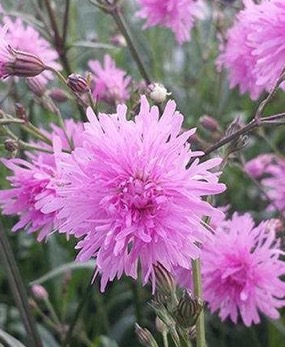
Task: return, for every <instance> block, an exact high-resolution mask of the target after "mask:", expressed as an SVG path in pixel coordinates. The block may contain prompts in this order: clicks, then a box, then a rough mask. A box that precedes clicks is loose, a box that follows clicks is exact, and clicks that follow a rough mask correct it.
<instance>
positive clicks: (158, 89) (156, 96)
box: [148, 83, 171, 104]
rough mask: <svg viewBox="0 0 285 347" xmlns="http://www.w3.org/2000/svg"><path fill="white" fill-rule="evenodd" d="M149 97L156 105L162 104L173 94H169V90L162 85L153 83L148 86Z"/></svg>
mask: <svg viewBox="0 0 285 347" xmlns="http://www.w3.org/2000/svg"><path fill="white" fill-rule="evenodd" d="M148 95H149V97H150V98H151V99H152V100H153V101H154V102H156V103H158V104H160V103H162V102H163V101H165V100H166V97H167V95H171V93H169V92H167V89H166V88H165V87H164V86H163V85H162V84H160V83H152V84H150V85H149V86H148Z"/></svg>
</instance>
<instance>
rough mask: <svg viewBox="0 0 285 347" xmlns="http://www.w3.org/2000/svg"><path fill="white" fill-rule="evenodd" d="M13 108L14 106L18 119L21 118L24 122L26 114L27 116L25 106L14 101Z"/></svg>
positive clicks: (26, 118)
mask: <svg viewBox="0 0 285 347" xmlns="http://www.w3.org/2000/svg"><path fill="white" fill-rule="evenodd" d="M15 108H16V116H17V118H19V119H23V120H24V121H25V122H27V121H28V116H27V112H26V109H25V107H24V106H23V105H22V104H20V103H16V104H15Z"/></svg>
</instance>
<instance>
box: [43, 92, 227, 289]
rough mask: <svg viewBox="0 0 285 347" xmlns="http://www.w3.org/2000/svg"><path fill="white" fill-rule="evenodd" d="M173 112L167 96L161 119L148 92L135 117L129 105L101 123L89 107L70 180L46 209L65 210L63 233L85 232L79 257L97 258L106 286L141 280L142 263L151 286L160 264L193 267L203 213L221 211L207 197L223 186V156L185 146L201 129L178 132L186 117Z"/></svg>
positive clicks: (60, 214) (66, 167) (67, 167)
mask: <svg viewBox="0 0 285 347" xmlns="http://www.w3.org/2000/svg"><path fill="white" fill-rule="evenodd" d="M175 109H176V104H175V102H174V101H169V102H168V103H167V105H166V107H165V110H164V113H163V115H162V116H161V118H160V119H159V111H158V108H157V107H151V108H150V106H149V104H148V101H147V99H146V98H145V97H144V96H143V97H142V98H141V110H140V112H139V114H138V115H137V116H136V117H135V119H134V120H128V119H127V107H126V106H125V105H119V106H118V108H117V113H116V114H113V115H108V114H100V115H99V120H97V118H96V116H95V115H94V113H93V111H92V110H91V109H90V108H89V109H88V111H87V116H88V119H89V123H87V124H86V125H85V129H86V130H85V133H84V136H83V146H82V148H76V149H75V151H74V152H73V164H72V163H71V162H68V163H64V161H63V162H62V163H61V168H62V170H63V172H65V174H63V176H62V177H63V181H64V182H65V183H64V184H63V185H59V187H58V196H60V198H58V199H55V200H53V201H51V202H50V204H48V205H46V207H45V211H46V212H52V211H57V210H60V211H59V212H58V217H59V219H60V220H61V221H64V222H63V223H62V225H61V228H60V229H61V231H64V232H67V233H74V234H75V235H76V236H84V239H83V240H82V241H80V242H79V243H78V245H77V248H79V249H80V253H79V255H78V259H79V260H80V261H85V260H87V259H90V258H91V257H95V258H96V259H97V260H96V264H97V273H98V272H99V273H101V274H102V280H101V290H102V291H104V289H105V286H106V284H107V282H108V281H112V280H113V279H114V278H115V277H118V278H120V277H121V276H122V274H123V273H125V274H127V275H128V276H131V277H133V278H137V276H138V266H139V264H140V267H141V273H142V278H143V283H146V282H147V281H148V280H149V278H151V280H152V283H153V285H154V282H155V273H154V265H157V264H158V263H160V264H161V265H162V266H164V267H165V268H166V270H167V271H169V272H172V271H171V270H172V268H173V267H174V266H175V265H180V266H182V267H184V268H189V267H190V264H191V258H197V257H198V256H199V254H200V249H199V247H198V246H197V245H196V242H203V241H204V239H205V238H206V237H207V234H208V232H207V230H206V228H205V226H204V225H203V224H202V223H201V219H202V217H203V216H205V215H207V216H216V215H219V214H220V212H219V211H218V210H216V209H215V208H214V207H212V206H211V205H210V204H209V203H207V202H206V201H204V200H203V199H202V197H204V196H208V195H211V194H218V193H221V192H222V191H223V190H224V189H225V186H224V185H223V184H220V183H218V173H211V172H210V171H209V170H210V169H212V168H213V167H216V166H217V165H218V164H219V163H220V159H218V158H216V159H211V160H208V161H205V162H203V163H199V160H198V159H197V156H199V155H201V154H202V152H193V151H191V150H190V145H189V143H187V139H188V138H189V136H191V135H192V134H193V133H194V132H195V129H192V130H190V131H187V132H184V133H183V134H181V135H179V134H180V131H181V125H182V122H183V116H182V115H181V114H180V113H179V112H178V111H176V110H175ZM191 158H192V159H193V162H192V164H191V165H190V166H189V168H186V166H187V164H188V163H189V160H190V159H191Z"/></svg>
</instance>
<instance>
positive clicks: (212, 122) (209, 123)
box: [199, 115, 219, 131]
mask: <svg viewBox="0 0 285 347" xmlns="http://www.w3.org/2000/svg"><path fill="white" fill-rule="evenodd" d="M199 121H200V124H201V125H202V127H203V128H205V129H207V130H209V131H217V130H218V129H219V123H218V122H217V121H216V119H215V118H213V117H211V116H207V115H204V116H202V117H200V119H199Z"/></svg>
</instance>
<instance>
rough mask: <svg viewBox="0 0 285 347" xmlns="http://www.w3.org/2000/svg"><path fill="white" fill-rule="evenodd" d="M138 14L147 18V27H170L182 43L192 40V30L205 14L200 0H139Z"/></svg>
mask: <svg viewBox="0 0 285 347" xmlns="http://www.w3.org/2000/svg"><path fill="white" fill-rule="evenodd" d="M138 3H139V5H140V10H139V11H138V12H137V15H138V16H139V17H141V18H144V19H146V23H145V28H147V27H152V26H156V25H160V26H163V27H166V28H169V29H171V30H172V31H173V33H174V34H175V37H176V40H177V41H178V43H179V44H182V43H184V42H186V41H189V40H190V31H191V29H192V27H193V25H194V23H195V20H196V19H201V18H203V16H204V10H203V4H202V3H201V1H200V0H198V1H195V0H158V1H153V0H138Z"/></svg>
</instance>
